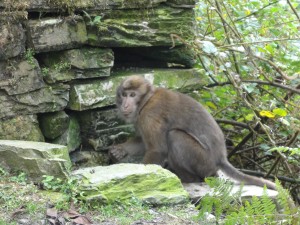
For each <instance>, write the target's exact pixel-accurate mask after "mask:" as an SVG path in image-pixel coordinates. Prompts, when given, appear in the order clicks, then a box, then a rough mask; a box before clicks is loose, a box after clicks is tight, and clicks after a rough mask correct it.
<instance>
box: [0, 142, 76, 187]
mask: <svg viewBox="0 0 300 225" xmlns="http://www.w3.org/2000/svg"><path fill="white" fill-rule="evenodd" d="M0 166H1V167H4V168H6V169H8V170H11V171H23V172H25V173H26V175H28V178H29V179H30V180H33V181H41V180H42V178H43V177H42V176H43V175H51V176H55V177H60V178H66V177H67V176H68V169H70V167H71V161H70V157H69V152H68V148H67V147H66V146H63V145H56V144H48V143H44V142H33V141H17V140H0Z"/></svg>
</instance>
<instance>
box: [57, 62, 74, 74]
mask: <svg viewBox="0 0 300 225" xmlns="http://www.w3.org/2000/svg"><path fill="white" fill-rule="evenodd" d="M54 69H55V70H56V71H57V72H62V71H66V70H69V69H71V64H70V63H68V62H59V63H56V64H54Z"/></svg>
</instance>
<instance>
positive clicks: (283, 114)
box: [272, 108, 287, 117]
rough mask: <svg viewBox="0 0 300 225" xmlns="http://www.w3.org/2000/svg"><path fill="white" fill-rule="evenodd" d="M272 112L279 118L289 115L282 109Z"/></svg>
mask: <svg viewBox="0 0 300 225" xmlns="http://www.w3.org/2000/svg"><path fill="white" fill-rule="evenodd" d="M272 112H273V113H274V114H275V115H277V116H282V117H285V116H286V115H287V111H286V110H285V109H281V108H276V109H273V110H272Z"/></svg>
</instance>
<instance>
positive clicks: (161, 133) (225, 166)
mask: <svg viewBox="0 0 300 225" xmlns="http://www.w3.org/2000/svg"><path fill="white" fill-rule="evenodd" d="M116 105H117V107H118V111H119V113H120V116H121V118H123V119H124V120H125V121H126V122H127V123H133V124H134V126H135V130H136V135H137V136H136V138H133V139H131V140H129V141H128V142H126V143H124V144H121V145H118V146H116V147H113V148H112V149H111V150H110V155H111V156H112V158H115V159H117V160H120V159H122V158H123V157H124V156H126V155H127V154H136V153H143V154H144V158H143V162H144V163H145V164H158V165H161V166H162V167H164V168H167V169H169V170H170V171H172V172H174V173H175V174H176V175H177V176H178V177H179V178H180V179H181V181H182V182H199V181H201V180H203V179H204V178H205V177H209V176H214V175H216V174H217V171H218V170H221V171H222V172H223V173H225V175H227V176H228V177H230V178H232V179H233V180H236V181H239V182H243V183H244V184H250V185H257V186H264V185H266V186H267V187H268V188H270V189H275V184H274V183H273V182H271V181H268V180H265V179H262V178H257V177H253V176H249V175H246V174H243V173H241V172H240V171H238V170H237V169H236V168H234V167H233V166H232V165H231V164H230V163H229V162H228V160H227V156H226V155H227V153H226V152H227V151H226V146H225V138H224V135H223V133H222V131H221V129H220V127H219V126H218V124H217V123H216V121H215V120H214V118H213V117H212V116H211V115H210V114H209V113H208V111H207V110H206V109H205V108H204V107H203V106H202V105H201V104H199V103H198V102H197V101H196V100H194V99H193V98H191V97H189V96H187V95H184V94H181V93H178V92H174V91H171V90H168V89H164V88H157V87H154V86H153V85H151V84H150V82H149V81H147V80H146V79H144V78H143V77H142V76H137V75H134V76H129V77H128V78H126V79H125V80H123V81H122V82H121V84H120V86H119V87H118V88H117V96H116Z"/></svg>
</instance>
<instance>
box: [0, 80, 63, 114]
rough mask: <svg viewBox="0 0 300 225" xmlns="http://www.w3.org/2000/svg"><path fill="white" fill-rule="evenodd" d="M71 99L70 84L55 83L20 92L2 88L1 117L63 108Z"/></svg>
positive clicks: (0, 97) (0, 92)
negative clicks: (8, 92) (11, 92)
mask: <svg viewBox="0 0 300 225" xmlns="http://www.w3.org/2000/svg"><path fill="white" fill-rule="evenodd" d="M68 101H69V86H68V85H55V86H45V87H44V88H41V89H38V90H35V91H32V92H28V93H24V94H20V95H7V94H6V93H5V91H1V90H0V118H5V117H9V116H16V115H31V114H36V113H45V112H55V111H61V110H63V109H64V108H65V107H66V105H67V103H68Z"/></svg>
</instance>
